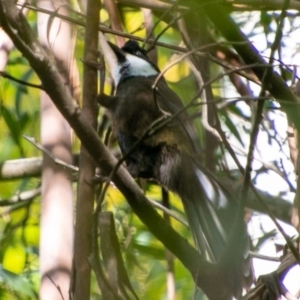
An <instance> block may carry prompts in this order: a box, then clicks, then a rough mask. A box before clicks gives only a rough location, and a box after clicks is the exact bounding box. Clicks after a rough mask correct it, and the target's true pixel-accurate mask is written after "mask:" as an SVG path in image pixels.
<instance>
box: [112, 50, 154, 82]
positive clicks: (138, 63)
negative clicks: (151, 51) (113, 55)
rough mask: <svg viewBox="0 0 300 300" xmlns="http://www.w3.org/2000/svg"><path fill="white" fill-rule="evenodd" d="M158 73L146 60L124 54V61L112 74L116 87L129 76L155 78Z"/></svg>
mask: <svg viewBox="0 0 300 300" xmlns="http://www.w3.org/2000/svg"><path fill="white" fill-rule="evenodd" d="M157 74H158V71H157V70H156V69H155V68H154V67H153V66H152V65H151V64H150V63H149V62H147V61H146V60H144V59H142V58H140V57H137V56H135V55H132V54H129V53H126V61H125V62H124V63H122V64H118V66H117V67H116V68H115V72H114V74H113V79H114V82H115V85H116V86H118V84H119V82H120V80H121V78H124V77H131V76H144V77H149V76H155V75H157Z"/></svg>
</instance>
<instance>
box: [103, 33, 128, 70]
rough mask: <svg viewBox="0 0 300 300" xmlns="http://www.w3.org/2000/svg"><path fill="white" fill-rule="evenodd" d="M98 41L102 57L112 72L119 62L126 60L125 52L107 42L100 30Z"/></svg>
mask: <svg viewBox="0 0 300 300" xmlns="http://www.w3.org/2000/svg"><path fill="white" fill-rule="evenodd" d="M99 41H100V47H101V50H102V53H103V55H104V58H105V60H106V61H107V63H108V66H109V69H110V71H111V72H113V70H115V69H116V68H117V66H118V65H119V64H120V63H122V62H124V61H125V60H126V57H125V53H124V51H123V50H121V49H120V48H119V47H117V46H116V45H114V44H112V43H110V42H108V41H107V40H106V38H105V36H104V35H103V33H102V32H100V36H99Z"/></svg>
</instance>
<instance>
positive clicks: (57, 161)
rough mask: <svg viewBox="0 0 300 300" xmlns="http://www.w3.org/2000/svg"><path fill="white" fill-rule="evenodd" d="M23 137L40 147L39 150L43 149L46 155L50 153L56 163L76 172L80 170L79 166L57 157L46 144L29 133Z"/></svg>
mask: <svg viewBox="0 0 300 300" xmlns="http://www.w3.org/2000/svg"><path fill="white" fill-rule="evenodd" d="M23 138H24V139H25V140H27V141H28V142H29V143H31V144H32V145H34V146H35V147H36V148H38V149H39V150H41V151H42V152H43V153H45V154H46V155H48V156H49V157H50V158H51V159H52V160H53V161H54V162H55V163H56V164H58V165H61V166H63V167H64V168H67V169H70V170H71V171H74V172H78V171H79V168H78V167H76V166H73V165H70V164H68V163H66V162H64V161H63V160H61V159H59V158H57V157H55V156H54V155H53V154H52V153H51V152H50V151H48V150H47V149H46V148H45V147H44V146H42V145H41V144H40V143H38V142H37V141H36V139H34V138H33V137H30V136H27V135H23Z"/></svg>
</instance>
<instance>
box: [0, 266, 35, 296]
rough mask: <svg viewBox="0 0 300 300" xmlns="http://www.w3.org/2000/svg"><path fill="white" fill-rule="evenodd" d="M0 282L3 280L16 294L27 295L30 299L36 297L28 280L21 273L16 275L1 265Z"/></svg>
mask: <svg viewBox="0 0 300 300" xmlns="http://www.w3.org/2000/svg"><path fill="white" fill-rule="evenodd" d="M0 282H3V283H4V284H5V285H7V286H8V287H9V288H10V289H12V290H13V291H15V292H17V293H18V294H21V295H24V296H27V297H29V298H30V299H36V298H37V295H36V294H35V292H34V290H33V288H32V283H31V282H30V281H28V280H27V279H26V278H25V277H24V276H23V275H22V274H21V275H16V274H14V273H11V272H9V271H7V270H6V269H4V268H3V267H2V266H0Z"/></svg>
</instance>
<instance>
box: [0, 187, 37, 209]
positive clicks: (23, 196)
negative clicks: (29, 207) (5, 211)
mask: <svg viewBox="0 0 300 300" xmlns="http://www.w3.org/2000/svg"><path fill="white" fill-rule="evenodd" d="M40 194H41V188H40V187H38V188H36V189H34V190H30V191H24V192H21V193H19V194H15V195H14V196H12V197H11V198H9V199H5V200H0V206H10V205H13V204H16V203H18V202H22V201H31V200H33V199H34V198H35V197H37V196H39V195H40Z"/></svg>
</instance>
